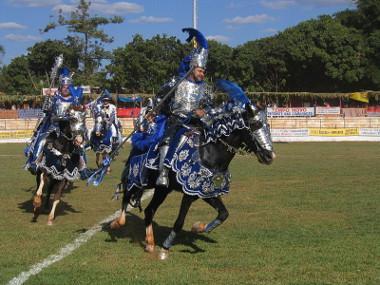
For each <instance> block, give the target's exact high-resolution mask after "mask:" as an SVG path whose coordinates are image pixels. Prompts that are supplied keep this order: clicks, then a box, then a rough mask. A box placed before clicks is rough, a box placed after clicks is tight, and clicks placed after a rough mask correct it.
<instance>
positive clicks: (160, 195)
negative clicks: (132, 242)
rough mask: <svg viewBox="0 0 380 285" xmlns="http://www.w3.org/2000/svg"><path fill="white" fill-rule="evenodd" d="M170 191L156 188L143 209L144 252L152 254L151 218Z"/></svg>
mask: <svg viewBox="0 0 380 285" xmlns="http://www.w3.org/2000/svg"><path fill="white" fill-rule="evenodd" d="M169 192H170V190H169V189H168V188H165V187H156V189H155V191H154V194H153V198H152V200H151V201H150V203H149V205H148V206H147V207H146V208H145V210H144V214H145V219H144V220H145V242H146V245H145V251H147V252H154V247H155V242H154V234H153V224H152V223H153V217H154V214H155V213H156V211H157V209H158V207H159V206H160V205H161V204H162V203H163V202H164V201H165V199H166V197H167V195H168V194H169Z"/></svg>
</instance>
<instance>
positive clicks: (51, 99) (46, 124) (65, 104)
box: [25, 67, 85, 174]
mask: <svg viewBox="0 0 380 285" xmlns="http://www.w3.org/2000/svg"><path fill="white" fill-rule="evenodd" d="M82 93H83V89H82V88H75V87H74V86H73V85H72V74H71V73H70V71H69V69H68V68H66V67H64V68H62V69H61V70H60V76H59V88H58V90H57V91H56V92H55V93H54V94H49V95H48V96H47V97H46V98H45V102H44V104H43V107H42V110H43V112H44V117H43V119H42V120H41V121H40V122H39V124H38V126H37V127H36V130H35V132H34V134H33V137H32V138H31V143H30V144H29V145H28V146H27V148H26V149H25V155H26V156H27V157H28V159H27V162H26V165H25V169H27V170H29V171H30V172H31V173H32V174H35V173H36V170H37V163H36V162H37V159H38V158H39V157H40V155H41V154H42V151H43V148H44V145H45V142H46V138H47V137H48V136H49V134H51V133H53V132H55V133H56V134H57V136H59V135H60V133H61V132H60V124H59V121H60V120H62V119H63V118H65V116H67V114H68V112H70V110H71V109H73V110H78V111H82V110H83V105H82V100H83V94H82ZM83 119H84V118H83ZM83 140H84V138H83V136H77V137H76V138H75V140H74V143H75V144H77V145H82V144H83ZM83 161H84V162H85V159H84V158H83ZM83 167H85V165H84V166H83Z"/></svg>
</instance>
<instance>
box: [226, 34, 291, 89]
mask: <svg viewBox="0 0 380 285" xmlns="http://www.w3.org/2000/svg"><path fill="white" fill-rule="evenodd" d="M281 46H282V45H281V43H280V41H279V39H278V38H277V37H269V38H264V39H261V40H256V41H250V42H247V43H245V44H244V45H242V46H239V47H237V48H236V49H235V50H234V56H233V62H234V66H233V77H235V81H237V82H240V84H241V85H242V86H244V87H245V88H246V89H248V90H251V91H264V90H265V91H276V92H277V91H281V90H282V89H283V87H284V86H285V83H286V78H287V76H288V74H287V69H286V66H285V62H284V53H283V52H282V50H281Z"/></svg>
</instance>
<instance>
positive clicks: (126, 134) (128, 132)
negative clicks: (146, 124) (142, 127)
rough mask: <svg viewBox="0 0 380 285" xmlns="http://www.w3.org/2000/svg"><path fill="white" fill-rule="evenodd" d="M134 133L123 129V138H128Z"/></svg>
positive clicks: (131, 130)
mask: <svg viewBox="0 0 380 285" xmlns="http://www.w3.org/2000/svg"><path fill="white" fill-rule="evenodd" d="M132 132H133V129H129V128H128V129H123V136H128V135H130V134H131V133H132Z"/></svg>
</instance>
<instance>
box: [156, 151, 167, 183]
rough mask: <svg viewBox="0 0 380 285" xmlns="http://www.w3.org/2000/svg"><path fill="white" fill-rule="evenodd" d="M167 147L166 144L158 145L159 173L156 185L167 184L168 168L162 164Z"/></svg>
mask: <svg viewBox="0 0 380 285" xmlns="http://www.w3.org/2000/svg"><path fill="white" fill-rule="evenodd" d="M168 149H169V146H168V145H163V146H161V147H160V163H159V165H158V170H159V172H160V174H159V176H158V178H157V181H156V185H157V186H164V187H168V186H169V177H168V174H169V168H168V167H167V166H165V165H164V160H165V156H166V154H167V152H168Z"/></svg>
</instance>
